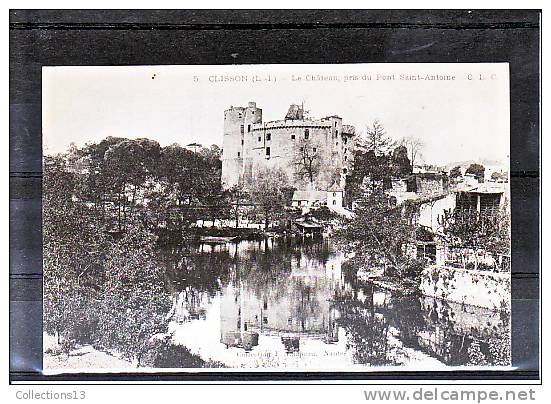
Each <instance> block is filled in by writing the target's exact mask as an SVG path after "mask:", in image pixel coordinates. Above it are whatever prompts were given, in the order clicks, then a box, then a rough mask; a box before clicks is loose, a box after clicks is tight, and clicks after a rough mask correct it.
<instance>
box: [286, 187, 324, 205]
mask: <svg viewBox="0 0 551 404" xmlns="http://www.w3.org/2000/svg"><path fill="white" fill-rule="evenodd" d="M291 206H293V207H296V208H319V207H321V206H327V191H316V190H310V191H298V190H297V191H295V192H294V193H293V199H292V202H291Z"/></svg>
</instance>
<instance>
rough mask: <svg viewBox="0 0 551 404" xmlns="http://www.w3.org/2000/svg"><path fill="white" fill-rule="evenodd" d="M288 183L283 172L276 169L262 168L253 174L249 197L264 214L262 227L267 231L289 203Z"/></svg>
mask: <svg viewBox="0 0 551 404" xmlns="http://www.w3.org/2000/svg"><path fill="white" fill-rule="evenodd" d="M289 189H290V183H289V179H288V178H287V174H286V173H285V171H284V170H283V169H281V168H279V167H277V168H272V169H269V168H262V169H260V170H258V171H257V172H256V173H255V176H254V179H253V182H252V184H251V186H250V196H251V200H252V202H253V203H254V204H256V205H257V206H258V207H260V209H261V210H262V212H263V214H264V226H265V228H266V229H267V228H268V226H269V223H270V221H271V220H272V218H274V217H275V216H278V215H279V216H281V215H282V214H283V213H284V211H285V206H286V205H287V204H288V202H289V192H288V190H289Z"/></svg>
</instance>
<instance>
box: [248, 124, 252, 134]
mask: <svg viewBox="0 0 551 404" xmlns="http://www.w3.org/2000/svg"><path fill="white" fill-rule="evenodd" d="M250 131H251V125H250V124H249V125H247V132H250Z"/></svg>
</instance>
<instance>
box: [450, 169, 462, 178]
mask: <svg viewBox="0 0 551 404" xmlns="http://www.w3.org/2000/svg"><path fill="white" fill-rule="evenodd" d="M459 177H461V167H459V166H455V167H454V168H452V169H451V170H450V179H451V180H456V179H457V178H459Z"/></svg>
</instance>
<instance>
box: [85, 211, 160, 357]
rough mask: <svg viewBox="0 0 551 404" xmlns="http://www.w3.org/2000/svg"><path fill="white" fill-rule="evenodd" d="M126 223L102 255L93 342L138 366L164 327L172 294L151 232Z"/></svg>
mask: <svg viewBox="0 0 551 404" xmlns="http://www.w3.org/2000/svg"><path fill="white" fill-rule="evenodd" d="M129 227H131V231H129V232H128V233H126V234H125V236H124V237H123V238H122V239H120V240H118V241H116V242H115V243H113V244H112V246H111V247H110V249H109V251H108V253H107V254H106V257H105V280H104V282H103V283H102V285H101V288H100V289H99V291H98V298H99V300H100V302H101V303H100V305H99V307H98V310H99V314H98V316H99V324H98V330H97V338H96V345H98V346H99V347H101V348H106V349H111V350H117V351H119V352H121V353H122V354H123V356H124V357H126V358H128V359H130V360H133V361H136V364H137V365H138V366H140V365H141V364H142V362H141V359H142V357H143V355H144V354H145V352H146V351H147V349H148V346H149V345H150V344H151V343H152V337H153V336H154V335H156V334H159V333H165V332H166V331H167V325H168V322H167V314H168V312H169V310H170V298H169V296H168V293H167V291H166V288H165V286H164V282H165V279H164V275H165V274H164V269H163V268H162V267H161V266H160V265H159V263H158V261H157V258H156V255H155V253H154V246H155V237H154V235H153V234H152V233H150V232H149V231H147V229H145V228H144V227H143V226H142V224H141V223H139V222H132V223H130V224H129Z"/></svg>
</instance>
